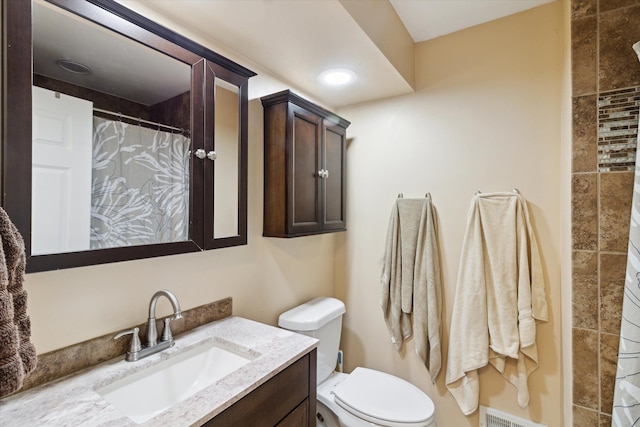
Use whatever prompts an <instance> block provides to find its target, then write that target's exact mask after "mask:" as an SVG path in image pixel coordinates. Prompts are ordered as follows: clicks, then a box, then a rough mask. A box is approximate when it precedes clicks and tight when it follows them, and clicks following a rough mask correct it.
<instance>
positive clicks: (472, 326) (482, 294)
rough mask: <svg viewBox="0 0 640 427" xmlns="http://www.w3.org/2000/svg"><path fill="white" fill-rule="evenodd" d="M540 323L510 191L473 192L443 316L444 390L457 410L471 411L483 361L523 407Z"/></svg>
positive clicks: (532, 252)
mask: <svg viewBox="0 0 640 427" xmlns="http://www.w3.org/2000/svg"><path fill="white" fill-rule="evenodd" d="M536 319H537V320H545V321H546V320H547V303H546V297H545V290H544V279H543V272H542V263H541V261H540V254H539V252H538V245H537V242H536V239H535V235H534V233H533V230H532V228H531V223H530V221H529V214H528V211H527V205H526V202H525V201H524V199H523V198H522V197H521V196H520V195H519V194H517V193H488V194H480V195H476V196H475V197H474V198H473V200H472V203H471V209H470V211H469V215H468V217H467V230H466V234H465V238H464V242H463V246H462V254H461V256H460V267H459V270H458V281H457V285H456V295H455V299H454V305H453V312H452V317H451V331H450V337H449V341H450V342H449V356H448V361H447V373H446V385H447V388H448V389H449V391H450V392H451V394H452V395H453V396H454V397H455V399H456V401H457V403H458V406H460V409H461V410H462V412H463V413H464V414H466V415H469V414H471V413H473V412H475V410H476V409H477V408H478V395H479V387H480V386H479V382H478V375H477V370H478V369H480V368H482V367H484V366H486V365H487V364H488V363H491V365H492V366H494V367H495V368H496V369H497V370H498V371H500V372H501V373H502V375H503V376H504V377H505V378H506V379H507V380H508V381H509V382H511V383H512V384H513V385H514V386H515V387H516V389H517V391H518V403H519V405H520V406H521V407H525V406H527V405H528V403H529V391H528V385H527V381H528V376H529V375H530V374H531V372H533V371H534V370H535V369H536V368H537V366H538V352H537V347H536V342H535V339H536V324H535V320H536Z"/></svg>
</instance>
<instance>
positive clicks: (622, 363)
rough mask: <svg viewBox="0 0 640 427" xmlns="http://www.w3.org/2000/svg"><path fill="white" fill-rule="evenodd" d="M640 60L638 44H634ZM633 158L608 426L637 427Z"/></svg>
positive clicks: (638, 245) (638, 261)
mask: <svg viewBox="0 0 640 427" xmlns="http://www.w3.org/2000/svg"><path fill="white" fill-rule="evenodd" d="M633 48H634V49H635V50H636V52H637V53H638V56H639V57H640V42H638V43H636V44H635V45H633ZM638 157H639V156H636V167H635V171H636V173H635V181H634V185H633V203H632V205H631V226H630V228H629V249H628V254H627V274H626V276H625V286H624V297H623V298H624V299H623V302H622V322H621V324H620V344H619V350H618V368H617V372H616V385H615V389H614V392H613V413H612V420H611V425H612V426H615V427H623V426H624V427H626V426H633V425H640V163H639V162H638Z"/></svg>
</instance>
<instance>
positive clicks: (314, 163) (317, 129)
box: [287, 104, 322, 234]
mask: <svg viewBox="0 0 640 427" xmlns="http://www.w3.org/2000/svg"><path fill="white" fill-rule="evenodd" d="M289 105H290V109H289V115H290V120H289V124H290V126H291V130H290V132H289V135H290V137H291V142H290V144H288V148H289V152H288V153H287V156H288V159H287V162H288V167H289V174H288V177H287V179H288V181H289V182H288V183H287V188H288V197H289V202H288V203H287V209H288V212H287V228H288V232H289V233H290V234H299V233H310V232H314V231H318V230H320V229H321V209H320V197H319V195H320V178H319V177H318V171H319V170H320V154H321V153H320V144H321V138H322V118H320V117H318V116H317V115H315V114H313V113H310V112H308V111H306V110H304V109H302V108H300V107H298V106H295V105H293V104H289Z"/></svg>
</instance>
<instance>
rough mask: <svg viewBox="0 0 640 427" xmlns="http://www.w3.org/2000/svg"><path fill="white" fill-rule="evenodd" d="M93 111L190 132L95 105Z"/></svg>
mask: <svg viewBox="0 0 640 427" xmlns="http://www.w3.org/2000/svg"><path fill="white" fill-rule="evenodd" d="M93 111H97V112H99V113H104V114H109V115H112V116H116V117H120V118H125V119H129V120H134V121H136V122H139V123H146V124H148V125H154V126H162V127H163V128H166V129H171V130H176V131H179V132H181V133H185V132H188V131H187V130H184V129H180V128H177V127H173V126H169V125H165V124H162V123H158V122H152V121H149V120H145V119H141V118H140V117H133V116H127V115H126V114H122V113H114V112H113V111H108V110H103V109H102V108H95V107H94V108H93Z"/></svg>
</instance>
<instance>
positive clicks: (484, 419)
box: [480, 405, 547, 427]
mask: <svg viewBox="0 0 640 427" xmlns="http://www.w3.org/2000/svg"><path fill="white" fill-rule="evenodd" d="M480 427H547V426H545V425H543V424H538V423H534V422H533V421H529V420H525V419H524V418H520V417H516V416H515V415H511V414H507V413H506V412H502V411H498V410H497V409H493V408H488V407H486V406H482V405H480Z"/></svg>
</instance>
